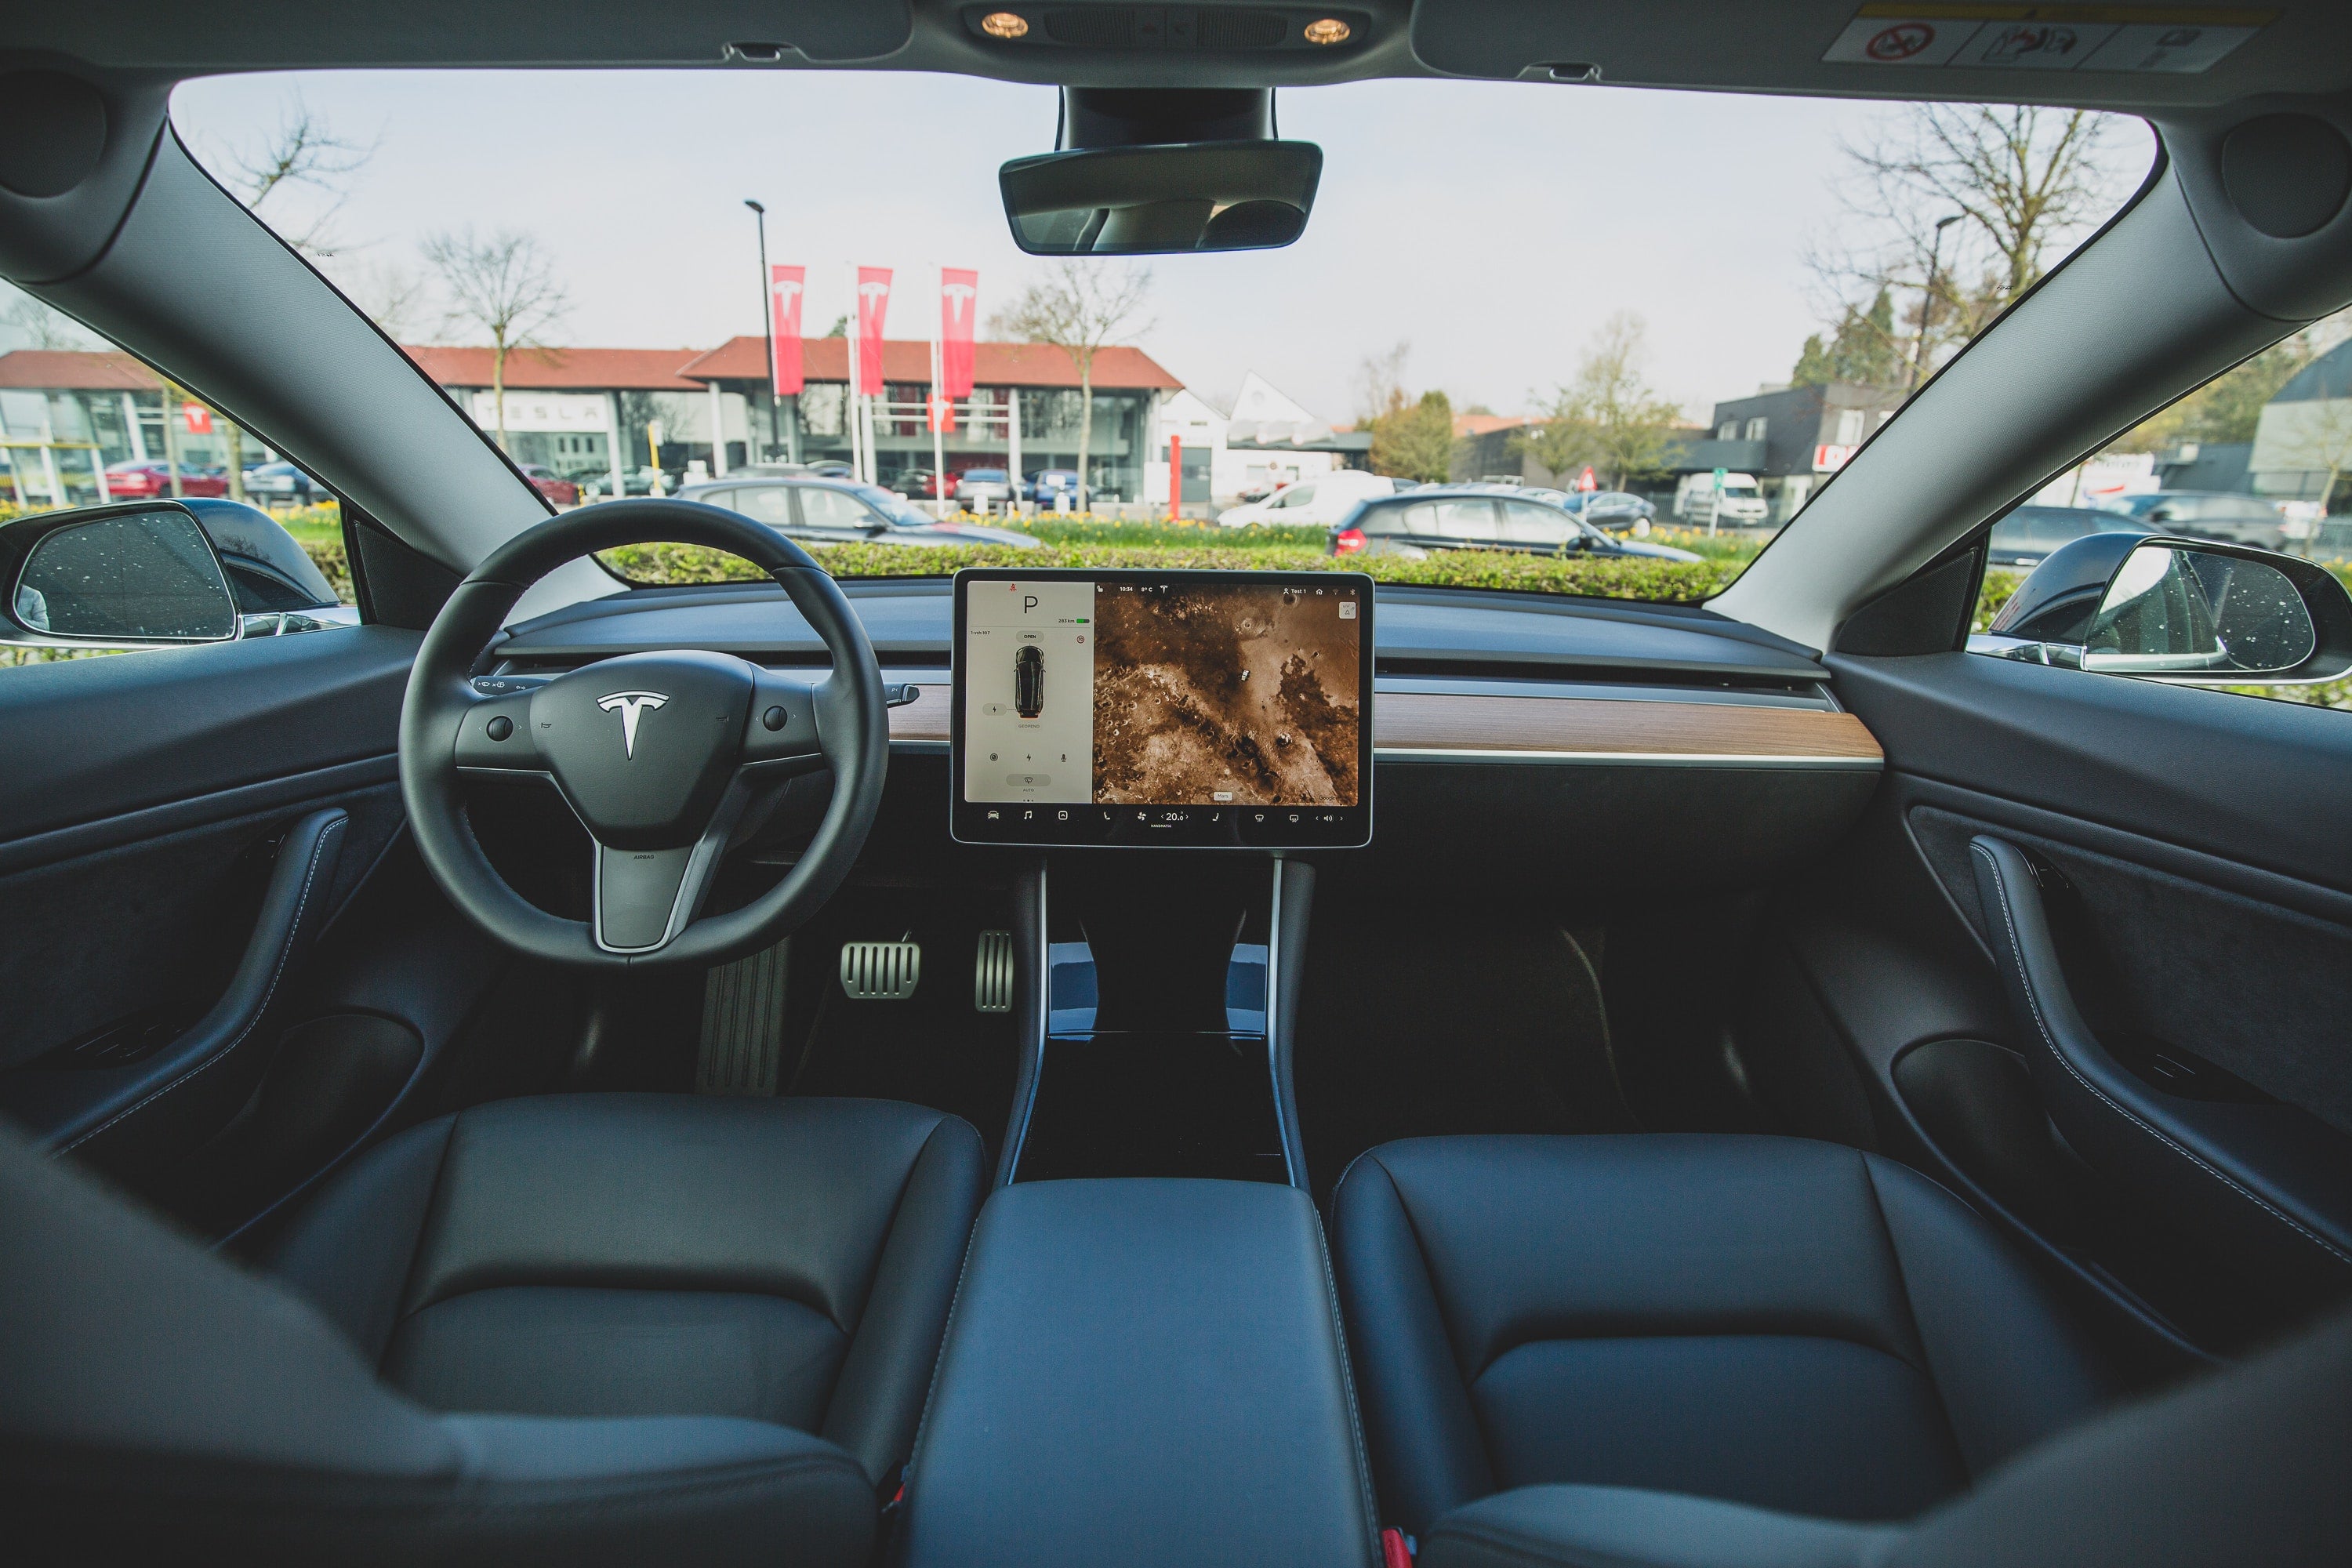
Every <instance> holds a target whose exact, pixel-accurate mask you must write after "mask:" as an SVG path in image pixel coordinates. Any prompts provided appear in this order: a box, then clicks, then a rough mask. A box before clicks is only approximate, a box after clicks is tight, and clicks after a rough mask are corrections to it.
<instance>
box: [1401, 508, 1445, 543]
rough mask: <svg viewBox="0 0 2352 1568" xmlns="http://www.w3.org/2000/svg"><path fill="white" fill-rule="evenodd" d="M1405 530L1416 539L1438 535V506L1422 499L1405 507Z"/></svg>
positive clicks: (1431, 537) (1432, 537)
mask: <svg viewBox="0 0 2352 1568" xmlns="http://www.w3.org/2000/svg"><path fill="white" fill-rule="evenodd" d="M1404 531H1405V532H1407V533H1408V534H1411V535H1412V537H1413V538H1415V539H1434V538H1436V537H1437V508H1436V507H1435V506H1433V505H1432V504H1431V503H1430V502H1428V501H1422V502H1419V503H1417V504H1416V505H1413V506H1409V507H1407V508H1405V509H1404Z"/></svg>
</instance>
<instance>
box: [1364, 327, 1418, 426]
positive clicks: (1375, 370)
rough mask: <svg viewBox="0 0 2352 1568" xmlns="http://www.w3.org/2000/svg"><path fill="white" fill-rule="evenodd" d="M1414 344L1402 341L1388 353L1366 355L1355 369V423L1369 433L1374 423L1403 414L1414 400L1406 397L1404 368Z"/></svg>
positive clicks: (1399, 340) (1405, 340)
mask: <svg viewBox="0 0 2352 1568" xmlns="http://www.w3.org/2000/svg"><path fill="white" fill-rule="evenodd" d="M1411 357H1412V342H1411V341H1410V340H1408V339H1404V338H1399V339H1398V340H1397V342H1396V346H1395V347H1394V348H1392V349H1391V350H1389V352H1388V353H1378V354H1366V355H1365V356H1364V357H1363V359H1362V360H1361V361H1360V362H1359V363H1358V364H1357V366H1356V422H1357V423H1358V424H1359V425H1360V426H1364V427H1365V428H1366V429H1370V427H1371V425H1372V423H1373V421H1375V420H1377V419H1381V418H1382V417H1384V416H1388V415H1391V414H1395V413H1398V412H1399V411H1401V410H1402V408H1403V407H1404V406H1405V405H1406V404H1408V403H1410V402H1411V401H1412V399H1411V398H1410V397H1408V396H1406V395H1405V390H1404V364H1405V361H1406V360H1407V359H1409V358H1411Z"/></svg>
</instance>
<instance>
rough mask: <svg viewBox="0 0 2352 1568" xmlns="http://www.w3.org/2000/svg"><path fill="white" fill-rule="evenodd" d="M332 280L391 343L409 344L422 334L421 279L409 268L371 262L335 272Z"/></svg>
mask: <svg viewBox="0 0 2352 1568" xmlns="http://www.w3.org/2000/svg"><path fill="white" fill-rule="evenodd" d="M334 279H335V282H336V284H337V286H338V287H340V288H341V289H342V291H343V292H344V294H346V295H347V296H349V297H350V299H351V301H352V304H354V305H357V306H358V307H359V308H360V309H361V310H362V311H364V312H365V313H366V315H367V317H368V319H369V320H370V321H373V322H374V323H375V324H376V325H377V326H379V327H382V328H383V331H384V334H385V335H386V336H387V337H390V338H391V339H392V340H393V341H394V342H409V341H411V340H413V339H415V338H416V337H417V336H418V335H420V334H421V333H422V332H423V331H425V318H426V316H427V314H428V313H429V311H428V301H427V300H426V299H425V279H423V278H422V277H420V276H418V275H417V274H416V273H415V271H413V270H411V269H410V268H407V267H404V266H403V265H402V264H400V263H399V262H396V261H373V262H369V263H367V264H366V265H364V266H357V267H343V268H337V269H336V270H335V272H334Z"/></svg>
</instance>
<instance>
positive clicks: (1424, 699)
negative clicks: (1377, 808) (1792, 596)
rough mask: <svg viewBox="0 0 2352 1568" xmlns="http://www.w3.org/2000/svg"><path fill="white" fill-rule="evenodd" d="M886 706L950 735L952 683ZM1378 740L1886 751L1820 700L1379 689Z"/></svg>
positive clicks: (1414, 754)
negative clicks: (1767, 702) (1789, 704)
mask: <svg viewBox="0 0 2352 1568" xmlns="http://www.w3.org/2000/svg"><path fill="white" fill-rule="evenodd" d="M918 690H919V691H920V692H921V694H922V695H921V696H919V698H917V699H916V700H914V701H913V702H910V703H908V705H907V706H906V707H904V708H893V709H892V710H890V739H891V741H892V742H895V743H898V744H900V745H945V744H946V743H947V740H948V720H949V713H950V689H949V688H948V687H945V686H922V687H919V688H918ZM1373 722H1374V725H1375V727H1376V729H1375V733H1374V736H1373V744H1374V751H1375V752H1376V753H1377V754H1378V755H1380V756H1382V757H1391V758H1394V759H1396V760H1398V761H1400V762H1411V761H1421V760H1426V761H1430V762H1443V761H1448V760H1456V761H1463V762H1514V763H1622V764H1643V765H1649V766H1679V767H1748V766H1755V765H1758V764H1769V765H1771V766H1776V767H1832V768H1840V767H1843V768H1875V767H1880V766H1883V765H1884V764H1885V753H1884V752H1881V751H1880V749H1879V745H1878V742H1877V740H1876V738H1875V737H1874V736H1873V735H1872V734H1871V732H1870V731H1869V730H1868V729H1867V728H1865V727H1864V724H1863V722H1862V721H1861V720H1859V719H1857V718H1855V717H1854V716H1853V714H1851V713H1840V712H1834V711H1832V710H1828V709H1822V708H1774V707H1765V706H1761V705H1751V704H1748V703H1738V702H1650V701H1642V700H1622V699H1614V698H1591V697H1483V696H1470V695H1465V694H1458V693H1435V692H1417V691H1391V692H1382V693H1381V695H1380V697H1379V699H1378V700H1377V704H1376V708H1375V718H1374V720H1373Z"/></svg>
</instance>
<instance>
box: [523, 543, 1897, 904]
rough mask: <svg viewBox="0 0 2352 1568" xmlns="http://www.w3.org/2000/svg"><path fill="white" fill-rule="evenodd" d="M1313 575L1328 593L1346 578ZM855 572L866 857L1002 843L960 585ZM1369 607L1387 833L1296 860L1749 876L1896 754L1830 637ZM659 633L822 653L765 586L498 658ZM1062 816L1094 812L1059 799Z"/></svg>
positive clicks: (715, 643)
mask: <svg viewBox="0 0 2352 1568" xmlns="http://www.w3.org/2000/svg"><path fill="white" fill-rule="evenodd" d="M1253 575H1255V574H1253ZM1317 575H1318V576H1319V577H1321V578H1322V579H1323V581H1324V583H1325V584H1326V585H1327V586H1328V585H1329V584H1331V583H1333V582H1334V581H1336V580H1339V579H1338V578H1337V577H1335V574H1317ZM842 586H843V589H844V591H845V594H846V595H847V596H848V597H849V600H850V603H851V605H852V606H853V607H854V608H855V609H856V612H857V615H858V616H859V619H860V620H861V622H862V623H863V624H864V626H865V627H866V634H867V636H868V637H869V638H870V639H871V641H872V642H873V644H874V647H875V651H876V653H877V657H878V658H879V660H880V662H881V665H882V668H883V677H884V679H886V680H887V681H890V682H893V683H903V685H904V686H905V687H906V688H907V689H908V690H907V692H906V695H908V696H910V697H911V699H912V700H908V701H905V702H904V703H903V705H901V706H897V707H894V708H893V709H892V710H891V712H890V716H889V717H890V736H891V751H892V757H891V771H890V783H889V795H888V798H887V801H886V806H885V813H884V818H883V820H882V821H881V822H880V823H879V824H877V829H876V835H875V838H874V840H873V841H872V847H869V851H868V854H869V858H873V857H877V856H878V857H879V858H882V859H883V860H885V861H887V860H889V859H891V858H893V857H898V858H900V859H902V860H903V862H904V863H905V864H908V865H913V864H915V863H917V862H919V861H920V860H922V859H923V858H927V857H933V856H938V855H949V854H960V853H961V854H980V855H987V854H994V853H1000V852H1001V851H998V850H996V849H994V848H992V847H989V845H990V843H991V842H992V841H991V839H990V838H989V837H988V836H986V835H985V834H976V833H975V834H967V833H966V832H964V831H963V829H962V825H961V822H958V823H956V824H955V825H954V827H953V829H952V830H951V828H950V816H951V815H952V814H953V813H954V812H955V811H956V810H958V809H959V808H960V803H961V802H962V801H963V800H964V798H965V797H964V795H963V786H962V785H961V784H959V783H958V780H957V778H956V776H955V773H954V772H953V770H952V769H951V767H950V750H951V747H952V744H953V742H954V737H955V728H956V717H957V703H956V700H955V689H954V668H953V664H954V660H953V658H952V653H953V649H954V647H955V641H956V635H957V633H956V624H955V600H954V595H953V592H952V587H951V584H950V583H949V582H948V581H946V580H942V579H935V578H889V579H867V580H862V581H860V580H851V581H847V582H845V583H844V584H842ZM1360 614H1361V615H1363V616H1364V617H1365V619H1366V621H1367V622H1368V624H1372V625H1374V626H1376V630H1375V631H1374V633H1373V636H1372V637H1371V639H1370V647H1369V648H1368V649H1366V650H1365V651H1366V652H1367V653H1369V655H1370V659H1369V663H1370V687H1369V691H1368V694H1367V695H1368V698H1369V700H1368V702H1367V704H1366V705H1367V706H1368V708H1369V709H1370V718H1371V723H1370V726H1369V728H1370V734H1369V736H1367V737H1365V739H1366V740H1367V741H1368V742H1369V745H1368V748H1367V749H1368V750H1369V752H1370V766H1369V767H1368V768H1367V769H1366V770H1365V772H1364V775H1363V776H1364V780H1365V796H1366V799H1365V805H1364V809H1365V811H1366V812H1367V813H1368V814H1369V812H1370V809H1371V805H1370V803H1371V802H1372V801H1374V800H1377V803H1378V812H1379V829H1378V833H1377V835H1376V836H1374V837H1372V839H1371V842H1370V846H1369V847H1364V848H1354V847H1341V846H1339V845H1327V846H1323V847H1307V848H1305V849H1303V850H1301V851H1300V852H1302V853H1307V854H1309V855H1311V856H1323V855H1327V854H1328V855H1333V856H1337V857H1339V858H1342V859H1350V858H1360V859H1362V860H1364V861H1365V862H1366V863H1368V864H1372V865H1376V866H1377V867H1378V868H1381V870H1382V871H1384V872H1394V873H1397V874H1401V875H1407V876H1421V877H1424V878H1427V879H1436V880H1446V881H1458V880H1461V879H1465V878H1475V879H1503V880H1510V881H1519V882H1536V883H1540V884H1543V885H1545V886H1548V887H1549V886H1552V885H1556V884H1559V883H1561V882H1562V881H1563V879H1565V881H1566V882H1567V883H1569V884H1570V885H1573V886H1574V887H1576V888H1579V889H1601V890H1606V889H1639V888H1642V887H1643V886H1646V885H1650V884H1653V883H1657V882H1671V883H1673V884H1674V885H1675V886H1676V887H1678V888H1680V889H1684V890H1687V889H1691V888H1693V887H1701V886H1714V887H1725V888H1731V887H1739V886H1746V885H1751V884H1752V883H1753V882H1754V881H1756V880H1758V879H1761V878H1763V877H1766V876H1769V875H1771V874H1773V873H1774V872H1776V871H1779V870H1781V869H1785V868H1788V867H1790V866H1792V865H1795V864H1797V863H1800V862H1801V861H1802V860H1803V859H1806V858H1811V856H1813V855H1815V854H1817V853H1819V852H1820V851H1821V850H1822V849H1825V848H1826V847H1828V846H1829V844H1830V843H1831V842H1832V841H1833V840H1834V839H1835V838H1836V837H1838V836H1839V835H1842V834H1843V833H1844V832H1845V831H1846V830H1847V829H1848V828H1850V827H1851V826H1853V823H1854V822H1855V820H1856V819H1858V818H1859V816H1861V813H1862V810H1863V808H1864V805H1866V803H1867V802H1868V800H1869V798H1870V796H1871V795H1872V793H1873V792H1874V789H1875V787H1876V784H1877V779H1878V775H1879V773H1880V772H1881V771H1882V769H1883V767H1884V764H1885V758H1884V754H1883V752H1881V749H1880V747H1879V744H1878V742H1877V741H1876V740H1875V739H1874V737H1873V736H1872V735H1871V733H1870V731H1868V730H1867V729H1866V728H1865V727H1864V725H1863V723H1862V722H1861V721H1860V720H1858V719H1856V718H1855V717H1854V716H1853V714H1851V713H1848V712H1845V711H1844V710H1843V709H1841V708H1840V707H1839V705H1838V703H1837V701H1836V700H1835V698H1834V697H1833V695H1832V692H1831V689H1830V673H1829V670H1828V669H1827V668H1826V667H1824V666H1823V665H1822V663H1821V662H1820V661H1819V659H1818V658H1816V657H1815V656H1814V654H1813V652H1812V650H1811V649H1809V648H1805V647H1801V646H1799V645H1797V644H1794V643H1791V642H1789V641H1787V640H1785V639H1783V638H1780V637H1774V636H1772V635H1771V634H1769V633H1768V632H1764V631H1760V630H1759V629H1758V628H1755V627H1752V626H1747V625H1744V624H1742V623H1740V622H1737V621H1732V620H1729V619H1727V618H1726V617H1724V616H1717V615H1714V614H1711V613H1710V612H1707V611H1705V610H1698V609H1688V608H1683V607H1678V606H1669V605H1642V604H1633V603H1627V604H1619V603H1616V602H1613V601H1595V600H1575V599H1561V598H1553V597H1549V596H1546V595H1517V594H1502V593H1491V592H1482V591H1476V590H1455V589H1444V588H1424V587H1417V586H1416V587H1399V586H1392V585H1391V586H1381V587H1379V588H1378V589H1377V590H1376V592H1375V593H1374V595H1373V597H1372V600H1371V602H1370V604H1368V605H1366V606H1365V608H1364V609H1363V610H1362V611H1360ZM662 647H706V648H711V649H714V650H718V651H722V652H727V653H732V654H736V655H738V656H740V657H741V658H748V659H751V660H752V661H753V662H755V663H761V664H765V665H770V666H772V667H777V668H793V667H799V668H806V667H810V666H822V665H823V664H824V662H825V661H826V655H825V651H824V645H823V643H822V642H821V641H819V640H818V638H817V637H816V635H815V633H814V631H813V630H811V629H810V628H809V626H807V624H806V623H805V622H804V621H803V620H802V619H801V618H800V616H798V614H797V613H796V612H795V611H794V610H793V607H792V605H791V603H790V601H789V600H787V599H786V598H785V597H784V595H783V594H782V590H781V589H777V588H772V587H769V586H768V585H766V584H726V585H715V586H696V587H676V588H641V589H635V590H633V591H631V592H629V593H626V594H623V595H613V596H610V597H607V598H604V599H599V600H593V601H589V602H586V603H583V604H578V605H569V606H566V607H565V608H564V609H562V610H559V611H557V612H555V613H554V614H552V615H550V616H543V617H541V618H539V619H537V620H534V621H530V622H526V623H523V624H522V625H520V626H515V627H513V628H510V630H509V634H508V635H507V636H506V637H504V638H503V639H501V640H500V641H499V643H498V644H497V645H496V646H495V647H493V648H492V649H491V650H490V656H489V657H490V658H491V660H492V665H491V672H492V673H495V674H519V675H529V674H553V673H558V672H560V671H562V670H565V669H571V668H577V667H579V666H580V665H582V664H585V663H588V662H591V661H593V660H595V659H599V658H611V657H614V656H616V655H619V654H625V653H633V652H638V651H642V650H646V649H651V648H662ZM1038 657H1039V660H1040V662H1041V665H1042V668H1036V669H1034V670H1032V671H1029V672H1027V673H1025V674H1024V671H1023V670H1022V669H1021V668H1019V667H1018V666H1017V665H1016V664H1014V663H1013V661H1012V659H1010V658H1008V659H1007V660H1006V661H1005V668H1004V669H1003V671H1001V672H1000V673H1001V676H1002V679H1003V682H1004V684H1005V686H1006V690H1005V692H1003V693H1000V694H998V695H997V696H994V697H991V698H988V699H986V700H990V701H997V702H1000V703H1005V702H1007V700H1008V699H1009V703H1008V705H1009V706H1011V707H1012V708H1013V710H1014V715H1015V717H1016V718H1017V717H1018V710H1019V708H1020V707H1021V705H1022V703H1023V701H1024V697H1025V698H1027V699H1029V700H1033V701H1040V702H1043V703H1045V704H1051V703H1052V702H1054V700H1055V689H1054V686H1053V680H1054V667H1053V664H1052V662H1051V660H1052V655H1051V653H1050V652H1049V651H1048V650H1045V649H1044V648H1042V647H1041V649H1040V652H1039V656H1038ZM1024 682H1028V683H1033V684H1032V687H1031V689H1030V690H1028V691H1027V692H1025V693H1024V691H1023V690H1022V689H1021V688H1022V686H1023V685H1024ZM1039 717H1040V718H1042V717H1043V711H1042V710H1041V712H1040V714H1039ZM1033 771H1034V770H1033ZM1045 771H1047V772H1048V773H1050V772H1051V771H1052V770H1051V769H1047V770H1045ZM1006 772H1007V773H1011V772H1013V770H1012V769H1011V768H1010V767H1008V768H1007V769H1006ZM1047 787H1052V786H1047ZM1086 804H1087V805H1089V806H1092V807H1094V808H1096V809H1100V808H1101V806H1100V805H1099V804H1098V803H1095V802H1091V801H1090V802H1087V803H1086ZM1208 804H1209V807H1210V808H1212V809H1213V808H1214V805H1215V804H1216V803H1214V802H1213V801H1212V802H1210V803H1208ZM1053 809H1055V810H1061V809H1073V810H1076V805H1075V804H1072V805H1054V807H1053ZM1129 809H1144V810H1147V811H1149V810H1150V809H1151V806H1150V805H1143V806H1141V807H1135V806H1129ZM1162 809H1185V807H1184V806H1181V805H1167V804H1166V803H1162ZM1329 809H1337V808H1336V807H1333V808H1329ZM1000 841H1010V842H1014V843H1039V842H1044V843H1049V844H1050V843H1053V842H1055V839H1053V838H1052V837H1045V838H1024V837H1018V836H1013V835H1008V836H1006V838H1005V839H1004V840H1000ZM1109 841H1110V840H1109V839H1108V837H1105V838H1102V839H1077V838H1073V839H1071V840H1069V841H1068V842H1071V843H1073V844H1079V843H1090V842H1091V843H1107V842H1109ZM1302 842H1303V841H1302ZM1350 842H1353V840H1352V839H1351V840H1350ZM1081 852H1099V851H1081Z"/></svg>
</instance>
